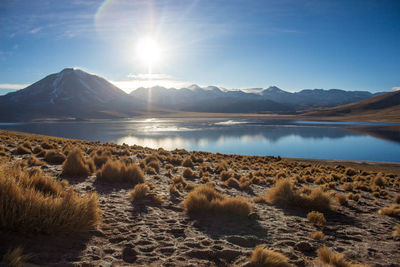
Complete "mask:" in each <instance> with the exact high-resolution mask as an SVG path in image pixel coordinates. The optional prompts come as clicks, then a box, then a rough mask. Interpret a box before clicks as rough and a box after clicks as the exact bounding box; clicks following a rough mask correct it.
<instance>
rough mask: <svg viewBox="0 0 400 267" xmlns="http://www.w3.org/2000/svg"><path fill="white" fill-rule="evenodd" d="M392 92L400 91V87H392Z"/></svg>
mask: <svg viewBox="0 0 400 267" xmlns="http://www.w3.org/2000/svg"><path fill="white" fill-rule="evenodd" d="M392 90H393V91H400V86H394V87H392Z"/></svg>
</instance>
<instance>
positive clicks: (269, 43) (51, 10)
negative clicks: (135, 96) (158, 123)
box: [0, 0, 400, 92]
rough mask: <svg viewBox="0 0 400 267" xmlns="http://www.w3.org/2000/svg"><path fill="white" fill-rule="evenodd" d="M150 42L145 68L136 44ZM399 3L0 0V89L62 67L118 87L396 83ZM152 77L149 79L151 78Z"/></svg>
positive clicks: (370, 86)
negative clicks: (151, 55)
mask: <svg viewBox="0 0 400 267" xmlns="http://www.w3.org/2000/svg"><path fill="white" fill-rule="evenodd" d="M149 36H150V37H151V38H153V40H156V42H157V45H158V47H159V49H160V50H161V52H160V53H161V59H160V60H159V61H158V62H157V63H154V64H153V66H152V75H148V66H146V64H144V63H143V62H140V60H139V59H138V55H137V52H135V47H136V46H137V43H138V42H139V40H141V39H143V38H144V37H149ZM399 47H400V1H398V0H395V1H385V0H382V1H381V0H380V1H368V0H363V1H352V0H349V1H323V0H309V1H300V0H281V1H270V0H264V1H261V0H225V1H222V0H213V1H205V0H203V1H201V0H174V1H168V0H159V1H157V0H147V1H136V0H108V1H95V0H68V1H61V0H43V1H31V0H13V1H11V0H1V1H0V88H3V89H4V88H5V89H9V90H12V89H19V88H22V87H24V86H26V85H27V84H30V83H33V82H35V81H37V80H39V79H41V78H43V77H44V76H46V75H48V74H50V73H55V72H59V71H61V70H62V69H63V68H65V67H78V68H81V69H83V70H86V71H88V72H91V73H95V74H98V75H101V76H103V77H104V78H106V79H108V80H110V81H112V82H114V83H115V84H116V85H118V86H120V87H121V88H122V89H124V90H126V91H128V92H129V91H131V90H132V89H133V88H135V87H138V86H141V85H149V84H150V85H154V84H160V85H164V86H168V87H170V86H175V87H181V86H185V85H189V84H192V83H196V84H199V85H204V86H205V85H217V86H222V87H225V88H228V89H237V88H251V87H268V86H271V85H276V86H278V87H280V88H282V89H284V90H288V91H298V90H301V89H306V88H324V89H330V88H340V89H344V90H368V91H390V90H394V89H396V88H400V48H399ZM149 77H150V81H149Z"/></svg>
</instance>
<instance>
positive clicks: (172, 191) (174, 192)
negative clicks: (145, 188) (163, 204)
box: [168, 184, 181, 197]
mask: <svg viewBox="0 0 400 267" xmlns="http://www.w3.org/2000/svg"><path fill="white" fill-rule="evenodd" d="M168 191H169V194H170V195H171V196H173V197H179V196H180V195H181V194H180V193H179V191H178V189H176V186H175V185H174V184H172V185H171V186H170V187H169V189H168Z"/></svg>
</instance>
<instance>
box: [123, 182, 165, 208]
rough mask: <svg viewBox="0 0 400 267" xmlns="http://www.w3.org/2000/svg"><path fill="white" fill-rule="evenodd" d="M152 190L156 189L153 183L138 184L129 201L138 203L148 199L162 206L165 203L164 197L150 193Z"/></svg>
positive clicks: (130, 194)
mask: <svg viewBox="0 0 400 267" xmlns="http://www.w3.org/2000/svg"><path fill="white" fill-rule="evenodd" d="M152 189H154V185H153V184H151V183H145V184H137V185H135V187H134V188H133V190H131V191H130V192H129V200H130V201H132V202H137V201H140V200H144V199H148V200H151V201H154V202H156V203H157V204H161V203H162V202H163V199H162V197H161V196H159V195H157V194H155V193H152V192H150V191H151V190H152Z"/></svg>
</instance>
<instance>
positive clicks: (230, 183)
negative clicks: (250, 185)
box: [224, 177, 240, 189]
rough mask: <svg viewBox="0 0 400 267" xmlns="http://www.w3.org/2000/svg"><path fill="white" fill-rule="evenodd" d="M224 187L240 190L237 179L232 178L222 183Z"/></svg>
mask: <svg viewBox="0 0 400 267" xmlns="http://www.w3.org/2000/svg"><path fill="white" fill-rule="evenodd" d="M224 185H225V186H227V187H233V188H236V189H239V188H240V183H239V181H238V180H237V179H235V178H233V177H231V178H229V179H228V180H226V181H225V182H224Z"/></svg>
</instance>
